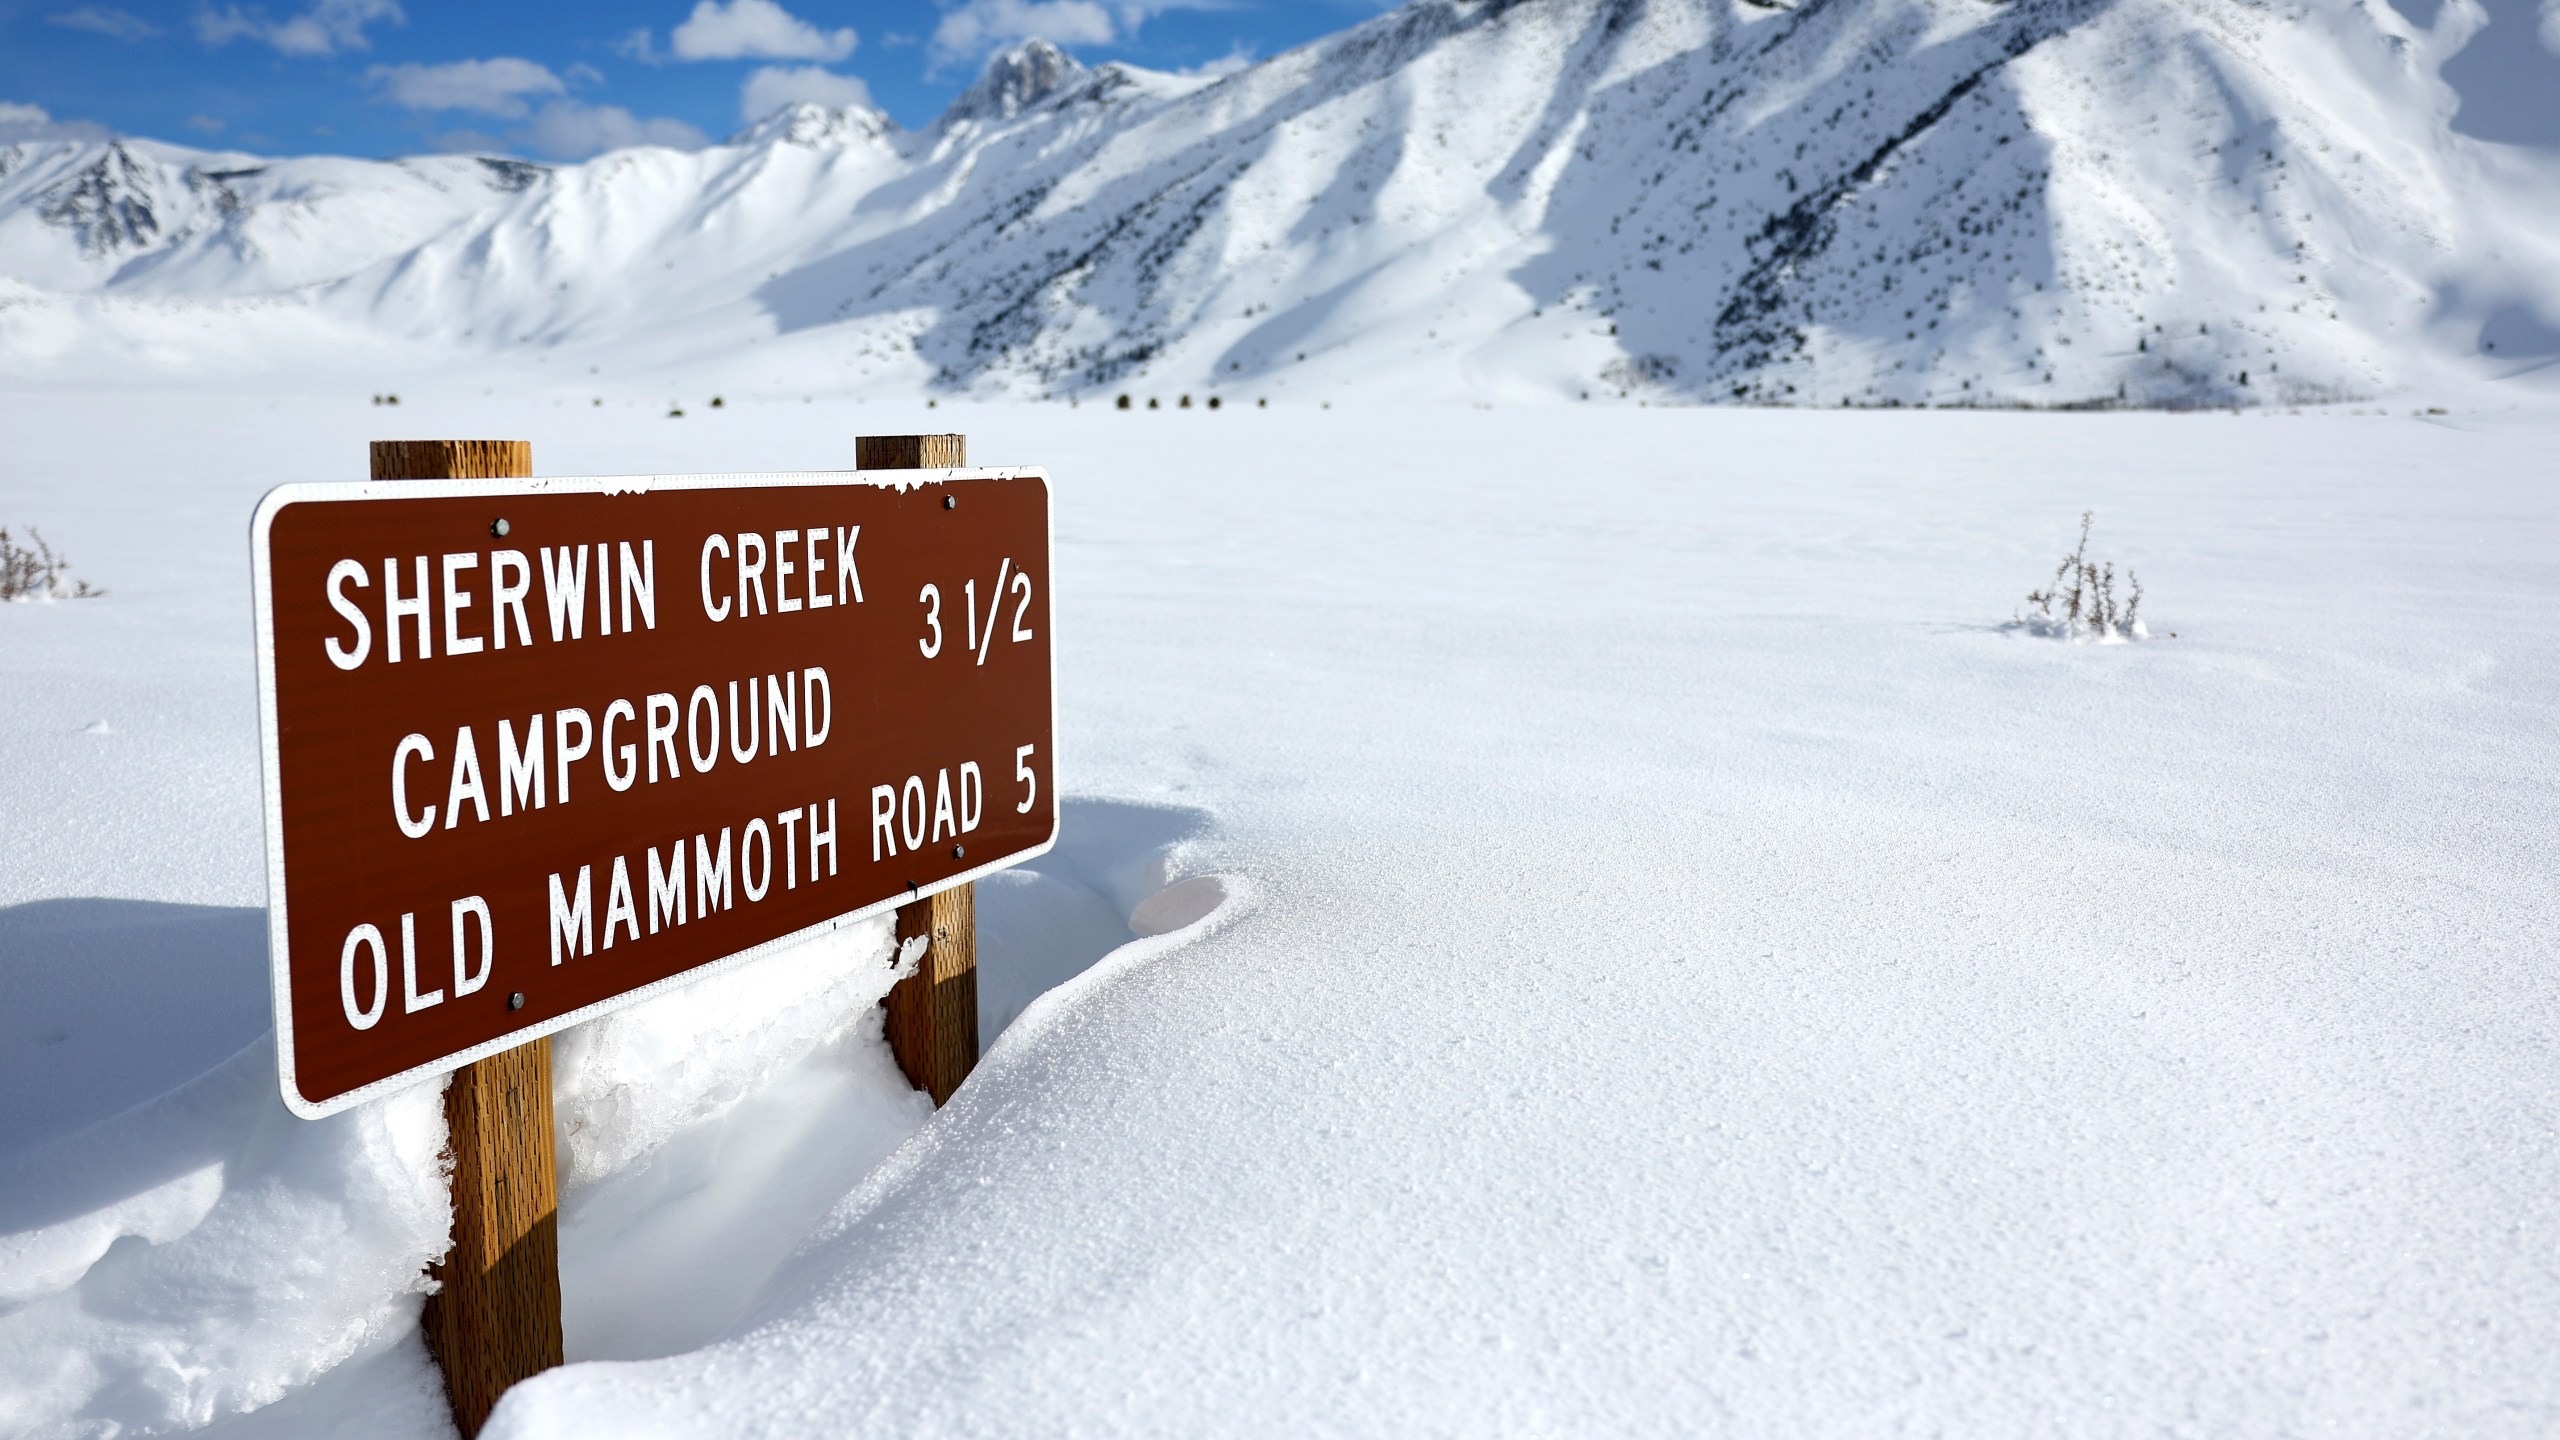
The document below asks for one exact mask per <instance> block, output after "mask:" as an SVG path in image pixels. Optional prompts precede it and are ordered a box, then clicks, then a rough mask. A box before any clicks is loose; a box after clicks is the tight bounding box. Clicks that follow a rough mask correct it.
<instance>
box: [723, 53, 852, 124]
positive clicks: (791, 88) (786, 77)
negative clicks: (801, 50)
mask: <svg viewBox="0 0 2560 1440" xmlns="http://www.w3.org/2000/svg"><path fill="white" fill-rule="evenodd" d="M802 101H807V102H808V103H810V104H812V105H824V106H826V107H827V108H829V109H831V110H841V109H843V108H844V107H845V106H847V105H868V104H870V103H871V87H870V86H868V85H865V84H863V83H862V81H861V79H860V78H859V77H857V76H853V75H838V74H836V73H835V72H834V71H832V70H821V69H819V68H818V67H817V66H815V65H767V66H764V67H762V68H760V69H758V70H757V71H756V72H755V73H754V74H752V75H749V76H748V77H747V83H746V84H744V85H741V86H739V87H738V118H739V119H741V120H747V121H756V120H761V119H763V118H764V117H766V116H767V115H770V114H772V113H773V112H774V111H776V110H779V109H781V108H782V107H783V106H785V105H797V104H799V103H801V102H802Z"/></svg>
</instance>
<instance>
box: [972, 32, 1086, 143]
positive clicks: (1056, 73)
mask: <svg viewBox="0 0 2560 1440" xmlns="http://www.w3.org/2000/svg"><path fill="white" fill-rule="evenodd" d="M1086 73H1087V72H1086V70H1085V67H1084V66H1083V65H1081V64H1078V63H1077V61H1076V58H1075V57H1074V56H1072V55H1069V54H1068V53H1067V52H1066V51H1064V50H1061V49H1059V48H1058V47H1057V46H1055V45H1052V44H1050V43H1049V42H1048V41H1046V40H1043V39H1041V38H1040V37H1039V36H1037V35H1035V36H1033V37H1031V38H1030V39H1028V40H1025V41H1023V42H1022V43H1021V44H1019V45H1016V46H1014V47H1013V48H1012V49H1010V50H1007V51H1004V52H1003V53H1001V54H999V55H997V56H995V57H994V58H993V59H991V60H989V61H987V68H986V73H984V74H982V75H980V76H979V77H978V83H977V84H975V85H972V86H970V87H969V88H968V89H967V90H965V91H963V92H962V93H961V95H960V98H959V99H957V100H954V101H952V102H951V108H950V109H949V110H947V111H945V112H943V116H942V121H943V123H944V124H945V125H950V124H954V123H957V122H959V121H962V120H1010V119H1012V118H1013V117H1014V116H1016V115H1019V114H1021V113H1022V112H1023V111H1025V110H1028V109H1030V108H1031V107H1032V106H1034V105H1037V104H1039V103H1040V102H1041V101H1043V100H1046V99H1048V98H1049V97H1050V96H1052V95H1055V94H1057V93H1058V92H1059V91H1061V90H1064V89H1066V88H1067V87H1068V86H1070V85H1072V84H1074V83H1075V82H1076V81H1077V80H1079V79H1081V78H1082V77H1083V76H1084V75H1085V74H1086Z"/></svg>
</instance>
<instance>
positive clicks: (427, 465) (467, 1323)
mask: <svg viewBox="0 0 2560 1440" xmlns="http://www.w3.org/2000/svg"><path fill="white" fill-rule="evenodd" d="M532 473H533V446H532V444H531V443H529V442H527V441H523V440H377V441H375V442H374V445H373V478H374V479H376V480H478V479H505V478H508V477H512V476H527V475H531V474H532ZM444 1123H445V1133H446V1135H447V1136H448V1137H449V1138H448V1139H447V1141H446V1144H447V1147H448V1153H449V1154H450V1155H451V1156H452V1159H453V1249H452V1250H450V1251H448V1252H447V1253H446V1255H445V1258H444V1260H443V1261H442V1262H441V1263H439V1264H437V1265H436V1266H435V1267H434V1268H433V1269H432V1270H431V1271H430V1272H429V1273H430V1274H431V1275H432V1277H433V1278H434V1279H435V1280H436V1281H437V1282H438V1286H439V1288H438V1289H437V1290H436V1292H435V1293H434V1294H432V1295H429V1296H428V1297H427V1305H426V1310H425V1312H424V1313H423V1314H422V1315H420V1317H419V1320H418V1326H419V1329H420V1330H422V1331H423V1332H424V1333H425V1335H426V1341H427V1350H428V1352H429V1353H430V1354H432V1355H434V1356H435V1358H436V1363H437V1364H438V1365H439V1366H441V1367H442V1368H443V1370H444V1388H445V1397H446V1399H447V1400H448V1401H450V1402H451V1404H452V1406H453V1423H454V1426H455V1428H457V1429H459V1430H460V1431H461V1432H462V1434H463V1437H464V1440H470V1437H472V1436H474V1435H477V1434H479V1433H480V1427H481V1426H482V1425H483V1424H485V1423H486V1422H487V1421H488V1419H489V1412H490V1411H491V1410H493V1409H495V1408H496V1407H497V1404H498V1397H499V1396H501V1395H504V1394H505V1393H507V1387H508V1386H510V1385H513V1384H514V1383H516V1382H517V1381H519V1380H522V1379H524V1378H525V1377H527V1376H529V1375H535V1374H539V1373H540V1372H542V1371H545V1370H548V1369H550V1368H551V1367H553V1366H555V1365H558V1364H559V1363H560V1359H561V1341H560V1229H559V1201H560V1172H559V1164H558V1160H557V1157H556V1156H555V1155H554V1153H553V1144H554V1141H553V1136H552V1125H551V1037H550V1036H548V1035H545V1036H542V1037H541V1038H539V1039H535V1040H530V1041H527V1042H525V1043H524V1044H522V1045H518V1046H517V1047H515V1048H514V1049H512V1050H507V1051H503V1052H501V1053H499V1054H496V1055H492V1056H490V1057H489V1058H488V1059H486V1060H475V1061H473V1062H471V1063H470V1064H468V1065H465V1066H463V1067H462V1068H461V1069H459V1070H456V1071H455V1072H453V1080H452V1082H451V1083H450V1084H449V1085H448V1086H447V1087H446V1089H445V1092H444Z"/></svg>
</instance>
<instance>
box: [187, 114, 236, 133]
mask: <svg viewBox="0 0 2560 1440" xmlns="http://www.w3.org/2000/svg"><path fill="white" fill-rule="evenodd" d="M178 123H180V124H182V125H184V126H186V127H187V128H188V129H190V130H197V131H201V132H203V133H204V134H207V135H219V134H221V133H222V132H223V131H224V130H225V129H228V128H229V127H228V126H227V125H226V124H225V123H224V122H222V121H220V120H216V119H214V118H213V117H212V116H210V115H190V116H188V117H187V118H186V119H184V120H182V121H180V122H178Z"/></svg>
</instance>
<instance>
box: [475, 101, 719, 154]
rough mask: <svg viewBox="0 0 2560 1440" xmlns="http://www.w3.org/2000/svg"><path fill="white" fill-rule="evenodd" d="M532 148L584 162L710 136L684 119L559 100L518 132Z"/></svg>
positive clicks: (681, 146) (687, 144)
mask: <svg viewBox="0 0 2560 1440" xmlns="http://www.w3.org/2000/svg"><path fill="white" fill-rule="evenodd" d="M517 138H518V139H520V140H521V141H522V142H523V143H524V144H525V145H526V146H527V147H529V148H531V149H533V150H535V151H537V152H539V153H541V154H543V155H548V156H550V157H551V158H552V159H555V160H583V159H585V158H586V157H588V156H590V155H599V154H602V153H603V152H605V151H607V150H623V149H628V148H630V147H631V146H634V145H664V146H667V147H669V148H670V149H675V150H699V149H701V148H702V147H703V146H705V145H708V144H710V143H711V139H710V137H709V136H707V135H705V134H703V133H702V132H701V131H699V130H696V129H695V128H693V127H692V126H690V125H687V124H686V123H684V122H683V121H681V120H670V119H665V118H659V119H652V120H643V119H641V118H639V117H638V116H636V115H633V114H632V113H631V112H630V111H628V110H625V109H623V108H622V107H621V106H619V105H589V104H587V103H586V102H585V101H583V100H554V101H552V102H551V103H550V104H548V105H545V106H543V107H542V108H541V109H540V110H538V111H536V112H534V116H533V122H532V123H531V124H529V125H526V126H525V127H524V128H523V129H522V130H520V131H518V132H517Z"/></svg>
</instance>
